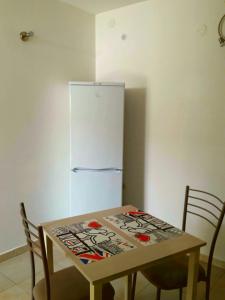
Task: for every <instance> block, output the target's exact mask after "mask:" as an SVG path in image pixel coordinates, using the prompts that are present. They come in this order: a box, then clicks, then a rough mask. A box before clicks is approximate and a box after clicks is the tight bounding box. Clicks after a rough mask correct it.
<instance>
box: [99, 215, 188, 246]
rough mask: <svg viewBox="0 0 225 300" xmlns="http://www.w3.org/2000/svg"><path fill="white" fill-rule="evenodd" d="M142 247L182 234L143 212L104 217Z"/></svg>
mask: <svg viewBox="0 0 225 300" xmlns="http://www.w3.org/2000/svg"><path fill="white" fill-rule="evenodd" d="M104 219H105V220H106V221H107V222H110V223H111V224H113V225H114V226H116V227H117V228H119V229H120V230H122V231H123V232H124V233H126V234H127V235H129V236H131V237H132V238H134V239H135V240H137V241H138V242H140V243H141V244H142V245H145V246H148V245H153V244H156V243H159V242H161V241H164V240H167V239H171V238H174V237H177V236H179V235H181V234H182V233H183V232H182V231H181V230H179V229H177V228H175V227H174V226H172V225H170V224H168V223H166V222H164V221H161V220H159V219H157V218H155V217H153V216H151V215H149V214H147V213H145V212H143V211H138V210H137V211H129V212H127V213H121V214H117V215H114V216H107V217H104Z"/></svg>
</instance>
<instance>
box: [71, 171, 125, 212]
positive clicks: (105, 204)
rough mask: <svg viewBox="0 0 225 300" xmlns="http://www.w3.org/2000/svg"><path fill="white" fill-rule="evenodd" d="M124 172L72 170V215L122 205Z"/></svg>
mask: <svg viewBox="0 0 225 300" xmlns="http://www.w3.org/2000/svg"><path fill="white" fill-rule="evenodd" d="M122 174H123V173H122V172H88V171H83V172H82V171H81V172H78V173H73V172H71V187H72V189H71V215H73V216H74V215H80V214H86V213H89V212H94V211H98V210H104V209H110V208H114V207H119V206H121V203H122Z"/></svg>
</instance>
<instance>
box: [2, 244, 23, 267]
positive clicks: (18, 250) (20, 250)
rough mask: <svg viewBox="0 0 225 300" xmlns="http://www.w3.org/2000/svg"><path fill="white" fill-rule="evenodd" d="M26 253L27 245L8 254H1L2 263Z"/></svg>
mask: <svg viewBox="0 0 225 300" xmlns="http://www.w3.org/2000/svg"><path fill="white" fill-rule="evenodd" d="M26 251H27V245H23V246H20V247H18V248H15V249H12V250H9V251H7V252H4V253H1V254H0V263H1V262H3V261H5V260H8V259H10V258H13V257H15V256H17V255H20V254H23V253H24V252H26Z"/></svg>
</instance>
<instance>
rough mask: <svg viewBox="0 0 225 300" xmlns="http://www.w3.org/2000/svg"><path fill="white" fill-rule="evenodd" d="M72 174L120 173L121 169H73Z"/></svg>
mask: <svg viewBox="0 0 225 300" xmlns="http://www.w3.org/2000/svg"><path fill="white" fill-rule="evenodd" d="M71 171H72V172H74V173H78V172H122V171H123V170H122V169H119V168H97V169H95V168H73V169H72V170H71Z"/></svg>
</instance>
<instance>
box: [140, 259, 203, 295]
mask: <svg viewBox="0 0 225 300" xmlns="http://www.w3.org/2000/svg"><path fill="white" fill-rule="evenodd" d="M142 273H143V275H144V276H145V277H146V278H147V279H148V280H149V281H150V282H151V283H152V284H154V285H155V286H156V287H158V288H160V289H163V290H173V289H179V288H181V287H186V286H187V277H188V256H187V255H182V256H179V257H177V258H176V257H175V258H168V259H166V260H163V261H159V262H158V263H156V264H154V265H153V266H152V267H150V268H149V269H147V270H144V271H142ZM205 280H206V273H205V270H204V268H203V267H202V266H201V265H199V273H198V281H205Z"/></svg>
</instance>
